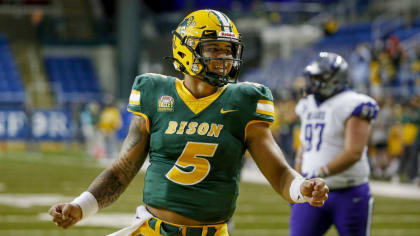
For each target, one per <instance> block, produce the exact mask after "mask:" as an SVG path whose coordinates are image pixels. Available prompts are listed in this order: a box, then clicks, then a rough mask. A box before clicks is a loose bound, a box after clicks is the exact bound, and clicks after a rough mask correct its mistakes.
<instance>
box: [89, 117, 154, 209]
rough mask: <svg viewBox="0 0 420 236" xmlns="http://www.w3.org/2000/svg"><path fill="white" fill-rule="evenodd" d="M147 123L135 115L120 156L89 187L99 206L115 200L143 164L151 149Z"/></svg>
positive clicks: (102, 206) (101, 206) (104, 205)
mask: <svg viewBox="0 0 420 236" xmlns="http://www.w3.org/2000/svg"><path fill="white" fill-rule="evenodd" d="M146 125H147V124H146V120H145V119H144V118H143V117H140V116H134V117H133V120H132V121H131V124H130V129H129V132H128V135H127V137H126V138H125V140H124V142H123V145H122V147H121V150H120V152H119V154H118V158H117V159H116V160H115V161H114V162H113V163H112V165H111V166H110V167H108V168H107V169H105V170H104V171H103V172H102V173H101V174H100V175H99V176H98V177H97V178H96V179H95V180H94V181H93V183H92V184H91V186H90V187H89V189H88V191H89V192H91V193H92V194H93V195H94V196H95V198H96V200H97V201H98V205H99V208H104V207H106V206H108V205H110V204H111V203H112V202H114V201H115V200H116V199H117V198H118V197H119V196H120V195H121V194H122V193H123V192H124V190H125V189H126V188H127V186H128V184H129V183H130V182H131V180H132V179H133V178H134V176H136V174H137V172H138V171H139V170H140V168H141V166H142V165H143V163H144V160H145V159H146V156H147V154H148V151H149V138H150V136H149V134H148V133H147V131H146Z"/></svg>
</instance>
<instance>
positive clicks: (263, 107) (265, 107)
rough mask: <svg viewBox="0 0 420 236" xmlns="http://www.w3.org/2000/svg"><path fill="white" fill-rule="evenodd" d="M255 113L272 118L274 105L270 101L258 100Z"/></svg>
mask: <svg viewBox="0 0 420 236" xmlns="http://www.w3.org/2000/svg"><path fill="white" fill-rule="evenodd" d="M256 112H257V113H260V114H263V115H267V116H274V103H273V102H272V101H270V100H258V102H257V110H256Z"/></svg>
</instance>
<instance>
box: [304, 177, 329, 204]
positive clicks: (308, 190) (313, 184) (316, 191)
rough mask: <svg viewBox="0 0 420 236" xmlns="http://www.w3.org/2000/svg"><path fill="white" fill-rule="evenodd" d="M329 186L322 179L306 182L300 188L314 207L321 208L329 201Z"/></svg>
mask: <svg viewBox="0 0 420 236" xmlns="http://www.w3.org/2000/svg"><path fill="white" fill-rule="evenodd" d="M328 191H329V189H328V186H327V185H326V184H325V181H324V180H323V179H320V178H314V179H308V180H305V181H304V182H303V183H302V185H301V186H300V192H301V193H302V195H303V197H304V198H305V200H306V201H307V202H308V203H309V204H311V205H312V206H317V207H320V206H322V205H324V202H325V201H326V200H327V199H328Z"/></svg>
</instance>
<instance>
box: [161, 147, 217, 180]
mask: <svg viewBox="0 0 420 236" xmlns="http://www.w3.org/2000/svg"><path fill="white" fill-rule="evenodd" d="M217 146H218V144H215V143H196V142H188V143H187V145H185V148H184V150H183V151H182V154H181V156H179V157H178V160H177V161H176V163H175V165H174V166H173V167H172V168H171V169H170V170H169V172H168V173H167V174H166V177H167V178H168V179H169V180H171V181H172V182H175V183H177V184H182V185H193V184H197V183H200V182H201V181H203V179H204V178H206V176H207V175H208V174H209V172H210V168H211V167H210V163H209V161H208V160H207V159H205V158H202V157H213V156H214V153H216V149H217ZM191 167H192V170H190V171H188V170H187V169H191Z"/></svg>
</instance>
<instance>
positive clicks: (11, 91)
mask: <svg viewBox="0 0 420 236" xmlns="http://www.w3.org/2000/svg"><path fill="white" fill-rule="evenodd" d="M24 102H25V94H24V89H23V86H22V82H21V78H20V75H19V72H18V69H17V66H16V63H15V61H14V58H13V55H12V52H11V50H10V47H9V42H8V40H7V38H6V37H5V36H3V35H1V34H0V106H1V107H5V106H12V107H13V106H15V105H23V104H24Z"/></svg>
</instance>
